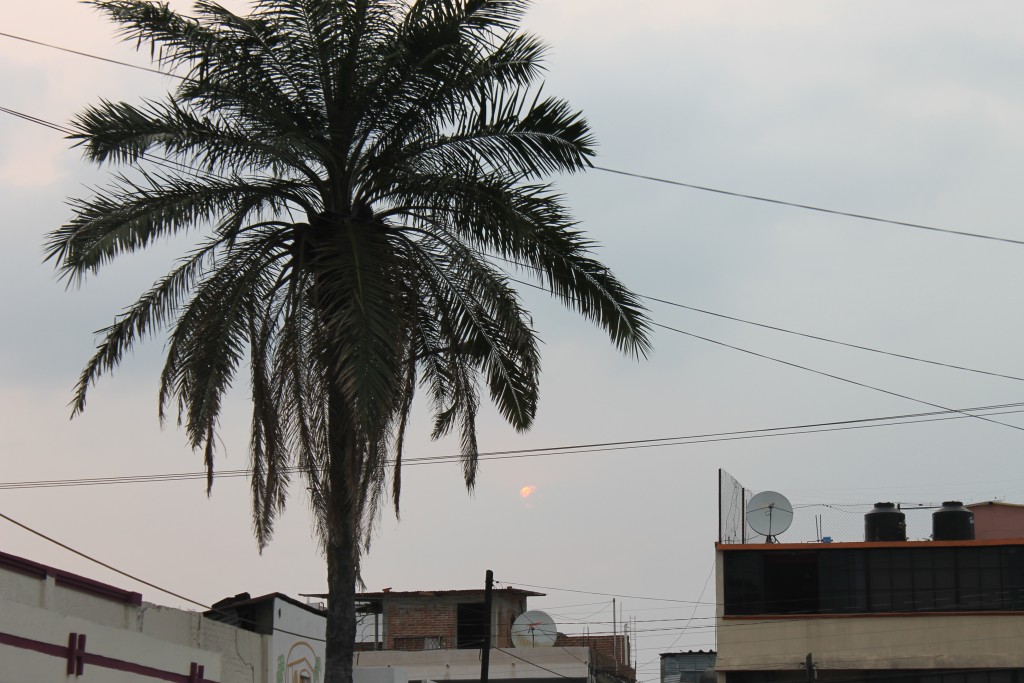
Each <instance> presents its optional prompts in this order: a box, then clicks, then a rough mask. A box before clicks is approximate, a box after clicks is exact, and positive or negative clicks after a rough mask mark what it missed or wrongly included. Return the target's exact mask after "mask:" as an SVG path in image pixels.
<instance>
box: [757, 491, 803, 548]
mask: <svg viewBox="0 0 1024 683" xmlns="http://www.w3.org/2000/svg"><path fill="white" fill-rule="evenodd" d="M792 523H793V506H792V505H791V504H790V502H789V500H788V499H787V498H786V497H785V496H784V495H782V494H781V493H776V492H775V491H761V493H759V494H757V495H756V496H754V497H753V498H751V499H750V502H749V503H747V524H748V525H749V526H750V528H751V529H753V530H754V532H755V533H758V534H760V535H761V536H764V537H765V539H766V542H767V543H778V542H779V541H778V539H777V538H776V537H777V536H778V535H779V534H781V533H782V532H783V531H785V530H786V529H788V528H789V525H790V524H792Z"/></svg>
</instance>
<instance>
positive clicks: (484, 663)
mask: <svg viewBox="0 0 1024 683" xmlns="http://www.w3.org/2000/svg"><path fill="white" fill-rule="evenodd" d="M492 588H494V572H492V571H491V570H490V569H488V570H487V578H486V579H485V580H484V642H483V645H482V648H481V651H480V683H487V675H488V673H489V671H488V670H489V669H490V667H491V589H492Z"/></svg>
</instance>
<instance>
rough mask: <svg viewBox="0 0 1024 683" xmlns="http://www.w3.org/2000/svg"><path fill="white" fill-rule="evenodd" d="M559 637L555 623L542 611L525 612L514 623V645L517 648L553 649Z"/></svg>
mask: <svg viewBox="0 0 1024 683" xmlns="http://www.w3.org/2000/svg"><path fill="white" fill-rule="evenodd" d="M557 637H558V631H557V630H556V629H555V622H554V621H553V620H552V619H551V617H549V616H548V615H547V614H546V613H544V612H541V611H540V610H535V609H532V610H529V611H527V612H523V613H522V614H520V615H519V616H518V617H516V620H515V621H513V622H512V644H513V645H515V646H516V647H551V646H552V645H554V644H555V638H557Z"/></svg>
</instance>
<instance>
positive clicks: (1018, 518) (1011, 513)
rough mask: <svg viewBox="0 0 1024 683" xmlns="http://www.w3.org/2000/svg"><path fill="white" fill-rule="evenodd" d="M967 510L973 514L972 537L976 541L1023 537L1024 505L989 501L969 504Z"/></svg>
mask: <svg viewBox="0 0 1024 683" xmlns="http://www.w3.org/2000/svg"><path fill="white" fill-rule="evenodd" d="M967 509H968V510H970V511H971V512H973V513H974V537H975V538H976V539H978V540H991V539H998V538H1021V537H1022V536H1024V505H1017V504H1014V503H1004V502H1002V501H997V500H990V501H985V502H984V503H971V504H970V505H968V506H967Z"/></svg>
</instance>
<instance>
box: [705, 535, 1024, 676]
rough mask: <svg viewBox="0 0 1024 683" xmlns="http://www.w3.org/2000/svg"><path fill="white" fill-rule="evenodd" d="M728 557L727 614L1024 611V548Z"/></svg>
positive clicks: (873, 550) (736, 553)
mask: <svg viewBox="0 0 1024 683" xmlns="http://www.w3.org/2000/svg"><path fill="white" fill-rule="evenodd" d="M723 556H724V569H723V571H724V589H725V613H726V614H736V615H740V614H747V615H751V614H849V613H866V612H867V613H870V612H954V611H1010V610H1017V611H1024V547H1020V546H1005V547H998V546H992V547H978V546H971V547H945V548H942V547H937V548H929V547H912V548H908V547H902V548H901V547H893V548H865V549H855V548H851V549H846V548H843V549H834V550H833V549H827V550H824V549H808V550H790V549H786V550H781V549H780V550H743V551H726V552H724V553H723ZM965 683H970V682H965ZM1022 683H1024V682H1022Z"/></svg>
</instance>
